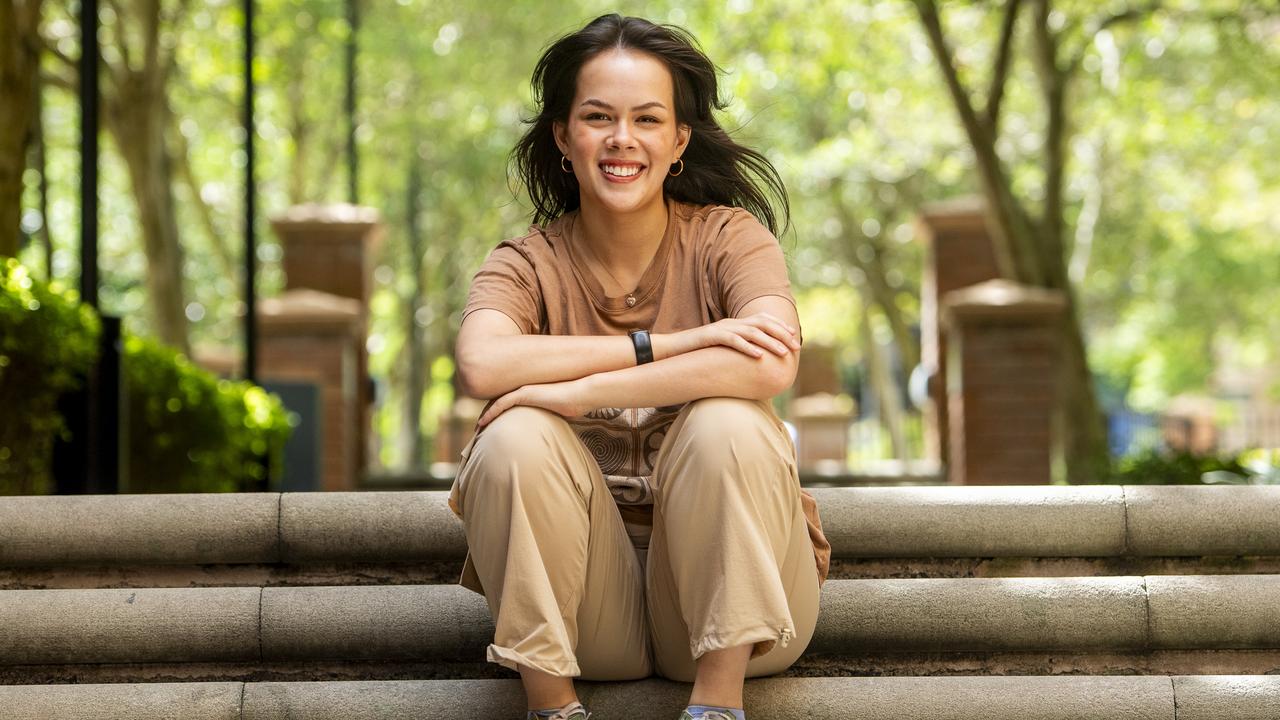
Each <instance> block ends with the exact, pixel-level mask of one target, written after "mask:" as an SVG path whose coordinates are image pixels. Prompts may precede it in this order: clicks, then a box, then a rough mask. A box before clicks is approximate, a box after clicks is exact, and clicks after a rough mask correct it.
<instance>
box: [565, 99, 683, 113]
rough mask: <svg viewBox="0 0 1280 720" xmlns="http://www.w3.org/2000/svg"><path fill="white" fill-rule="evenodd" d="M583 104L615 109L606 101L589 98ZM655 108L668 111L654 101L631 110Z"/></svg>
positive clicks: (664, 106) (665, 107)
mask: <svg viewBox="0 0 1280 720" xmlns="http://www.w3.org/2000/svg"><path fill="white" fill-rule="evenodd" d="M582 104H583V105H594V106H596V107H599V108H604V109H605V110H612V109H613V106H612V105H610V104H609V103H607V102H605V101H603V100H597V99H595V98H587V99H586V100H583V101H582ZM653 107H659V108H662V109H663V110H666V109H667V106H666V105H663V104H662V103H660V102H658V101H657V100H654V101H652V102H647V103H644V104H643V105H636V106H635V107H633V108H631V109H632V110H633V111H634V110H648V109H649V108H653Z"/></svg>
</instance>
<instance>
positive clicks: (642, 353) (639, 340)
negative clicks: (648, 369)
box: [627, 330, 653, 365]
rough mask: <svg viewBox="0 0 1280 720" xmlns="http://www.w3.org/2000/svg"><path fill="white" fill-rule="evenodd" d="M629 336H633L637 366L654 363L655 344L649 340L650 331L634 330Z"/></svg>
mask: <svg viewBox="0 0 1280 720" xmlns="http://www.w3.org/2000/svg"><path fill="white" fill-rule="evenodd" d="M627 334H628V335H630V336H631V344H632V345H634V346H635V349H636V365H643V364H645V363H649V362H653V343H652V342H651V341H650V339H649V331H648V330H632V331H631V332H629V333H627Z"/></svg>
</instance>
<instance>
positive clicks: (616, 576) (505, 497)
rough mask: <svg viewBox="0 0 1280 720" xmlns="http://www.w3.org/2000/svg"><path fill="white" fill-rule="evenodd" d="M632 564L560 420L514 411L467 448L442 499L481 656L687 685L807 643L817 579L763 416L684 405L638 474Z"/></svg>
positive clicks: (786, 461)
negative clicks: (462, 545)
mask: <svg viewBox="0 0 1280 720" xmlns="http://www.w3.org/2000/svg"><path fill="white" fill-rule="evenodd" d="M653 485H654V494H655V504H654V526H653V535H652V538H651V540H650V545H649V548H648V557H647V561H646V562H642V561H641V558H640V557H638V556H637V553H638V552H640V553H643V552H644V550H640V551H637V550H636V549H635V548H633V546H632V544H631V541H630V539H629V538H628V536H627V532H626V529H625V528H624V526H623V523H622V518H621V516H620V515H619V512H618V509H617V505H616V504H615V503H614V500H613V497H612V496H611V495H610V493H609V490H608V488H607V487H606V485H605V482H604V478H603V476H602V475H601V473H600V469H599V467H598V466H597V465H596V463H595V461H594V459H593V458H592V457H591V455H590V454H589V453H588V451H587V449H586V447H584V446H583V444H582V443H581V442H580V441H579V440H578V438H577V436H576V435H575V434H574V432H573V430H572V428H571V427H570V426H569V424H568V422H566V421H565V419H564V418H562V417H560V416H559V415H556V414H555V413H552V412H549V411H546V410H542V409H540V408H530V407H516V408H512V409H511V410H508V411H507V412H505V413H503V414H502V415H500V416H499V417H498V418H496V419H495V420H494V421H493V422H491V423H490V424H489V425H488V426H487V427H486V428H484V429H483V430H482V431H481V433H480V434H479V435H478V436H476V438H474V439H473V441H472V442H471V444H470V445H469V446H468V451H467V452H466V453H465V455H464V459H463V465H462V467H461V468H460V470H459V473H458V476H457V479H456V480H455V483H454V488H453V493H452V495H451V496H452V498H453V499H454V501H455V503H456V505H457V509H458V511H459V512H460V513H461V515H462V518H463V523H464V525H465V527H466V535H467V543H468V546H469V549H470V552H471V561H472V563H473V564H474V567H475V571H476V573H477V575H478V577H479V581H480V584H481V585H482V586H483V588H484V594H485V598H486V600H487V601H488V603H489V610H490V611H491V612H492V613H493V617H494V621H495V624H496V629H495V635H494V641H493V644H492V645H490V646H489V648H488V653H487V657H488V660H489V661H490V662H495V663H498V664H500V665H503V666H505V667H508V668H511V669H513V670H515V669H517V667H516V666H517V665H525V666H528V667H531V668H535V669H538V670H542V671H544V672H547V673H550V674H552V675H557V676H561V677H573V676H580V677H582V678H583V679H587V680H623V679H634V678H642V677H646V676H648V675H650V674H651V673H652V672H654V671H655V670H656V671H657V673H658V674H659V675H662V676H664V677H666V678H669V679H672V680H678V681H684V682H692V681H693V679H694V671H695V665H694V660H695V659H696V658H698V657H699V656H701V655H702V654H703V653H705V652H707V651H709V650H717V649H721V648H729V647H736V646H740V645H745V644H748V643H750V644H752V645H753V649H752V653H753V654H752V659H751V660H750V662H749V664H748V665H747V676H748V677H755V676H760V675H771V674H774V673H777V672H781V671H782V670H785V669H786V668H787V667H789V666H790V665H791V664H792V663H793V662H795V660H796V658H798V657H799V656H800V654H801V653H802V652H803V651H804V649H805V647H806V646H807V645H808V644H809V640H810V639H811V638H812V636H813V628H814V625H815V623H816V621H817V615H818V574H817V568H816V565H815V562H814V554H813V546H812V544H811V541H810V539H809V534H808V530H807V527H806V524H805V518H804V515H803V512H802V510H801V505H800V483H799V478H798V476H797V474H796V469H795V450H794V447H793V446H792V444H791V439H790V437H789V436H788V435H787V432H786V429H785V426H783V425H782V423H781V421H780V420H778V418H777V416H776V415H774V413H773V409H772V407H770V405H769V404H768V403H767V402H764V401H749V400H738V399H732V398H707V399H704V400H697V401H693V402H690V403H688V404H687V405H686V406H685V407H684V408H683V409H682V410H681V412H680V413H679V415H678V416H677V417H676V420H675V421H674V422H673V424H672V426H671V429H670V430H669V432H668V433H667V436H666V438H665V439H664V441H663V445H662V448H661V450H660V451H659V454H658V458H657V462H656V466H655V468H654V478H653Z"/></svg>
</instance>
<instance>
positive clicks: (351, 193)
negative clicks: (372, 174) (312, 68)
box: [347, 0, 360, 205]
mask: <svg viewBox="0 0 1280 720" xmlns="http://www.w3.org/2000/svg"><path fill="white" fill-rule="evenodd" d="M359 34H360V0H347V183H348V186H347V197H348V198H349V199H350V201H351V204H352V205H359V204H360V189H359V183H358V180H359V176H360V171H359V170H360V163H359V156H358V155H357V154H356V50H357V42H356V41H357V38H358V36H359Z"/></svg>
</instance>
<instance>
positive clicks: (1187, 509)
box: [1124, 485, 1280, 555]
mask: <svg viewBox="0 0 1280 720" xmlns="http://www.w3.org/2000/svg"><path fill="white" fill-rule="evenodd" d="M1223 490H1228V492H1222V491H1223ZM1124 494H1125V505H1126V506H1127V507H1128V509H1129V548H1130V552H1132V553H1133V554H1135V555H1280V485H1237V486H1218V485H1125V486H1124Z"/></svg>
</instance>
